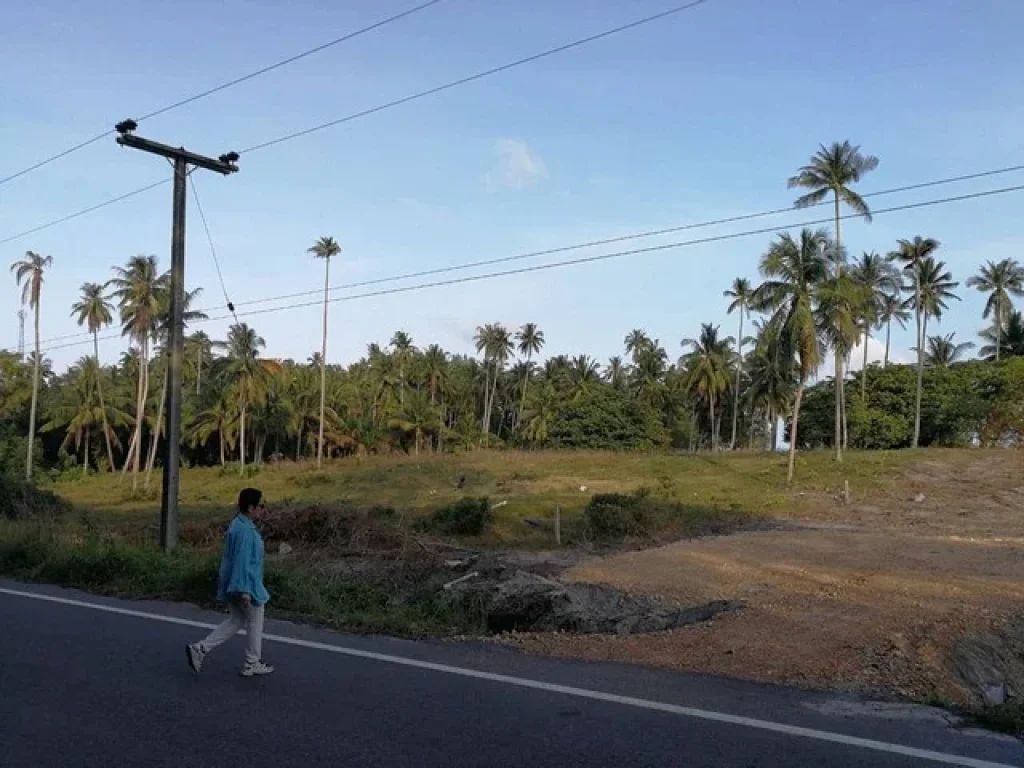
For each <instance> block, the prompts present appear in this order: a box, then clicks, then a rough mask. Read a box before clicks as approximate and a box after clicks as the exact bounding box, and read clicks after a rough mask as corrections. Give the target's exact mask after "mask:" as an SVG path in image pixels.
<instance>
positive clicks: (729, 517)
mask: <svg viewBox="0 0 1024 768" xmlns="http://www.w3.org/2000/svg"><path fill="white" fill-rule="evenodd" d="M749 520H751V517H750V516H749V515H747V514H746V513H744V512H742V511H741V510H735V509H729V510H725V509H716V508H713V507H697V506H691V505H688V504H681V503H679V502H677V501H672V500H670V499H665V498H659V497H657V496H654V495H652V494H651V492H650V491H649V490H647V489H646V488H640V489H639V490H637V491H634V492H633V493H599V494H595V495H594V496H593V497H592V498H591V499H590V502H589V503H588V504H587V506H586V508H584V510H583V517H582V520H581V526H582V531H581V533H582V535H583V537H584V538H585V539H588V540H590V541H600V542H613V541H620V540H622V539H624V538H627V537H634V538H641V537H650V536H654V535H655V534H657V533H659V532H661V533H672V534H676V535H683V536H703V535H708V534H711V535H714V534H721V533H728V532H729V531H731V530H734V529H735V528H737V527H739V526H740V525H742V524H743V523H744V522H747V521H749Z"/></svg>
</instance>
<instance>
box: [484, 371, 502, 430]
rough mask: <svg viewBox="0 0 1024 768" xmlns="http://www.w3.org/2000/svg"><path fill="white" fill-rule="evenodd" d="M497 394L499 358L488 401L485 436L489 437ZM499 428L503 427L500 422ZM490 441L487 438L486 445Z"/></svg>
mask: <svg viewBox="0 0 1024 768" xmlns="http://www.w3.org/2000/svg"><path fill="white" fill-rule="evenodd" d="M497 395H498V361H497V359H495V361H494V380H493V381H492V382H491V397H490V399H489V400H488V401H487V432H486V434H485V438H489V437H490V432H491V412H492V411H493V410H494V398H495V397H496V396H497ZM498 428H499V430H500V429H501V425H500V424H499V425H498ZM489 442H490V441H489V440H486V439H485V441H484V443H485V445H486V444H488V443H489Z"/></svg>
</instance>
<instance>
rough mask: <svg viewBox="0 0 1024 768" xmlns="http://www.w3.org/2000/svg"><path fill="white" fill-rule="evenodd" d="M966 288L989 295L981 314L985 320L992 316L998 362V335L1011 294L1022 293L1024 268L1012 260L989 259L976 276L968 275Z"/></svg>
mask: <svg viewBox="0 0 1024 768" xmlns="http://www.w3.org/2000/svg"><path fill="white" fill-rule="evenodd" d="M967 287H968V288H977V289H978V290H979V291H981V292H982V293H987V294H988V301H986V302H985V310H984V312H983V313H982V315H981V316H982V317H983V318H984V319H986V320H987V319H988V318H989V316H991V317H992V329H993V331H994V332H995V336H996V339H995V355H996V358H995V359H996V361H997V362H998V360H999V353H1000V347H1001V346H1002V345H1001V344H1000V343H999V334H1000V333H1001V332H1002V328H1003V324H1004V323H1005V322H1006V321H1007V319H1008V318H1009V316H1010V313H1011V312H1013V299H1012V298H1010V297H1011V296H1018V297H1019V296H1024V267H1022V266H1021V265H1020V264H1019V263H1018V262H1017V261H1015V260H1013V259H1003V260H1002V261H1000V262H993V261H990V262H988V263H987V264H985V266H983V267H982V268H981V269H980V270H979V271H978V274H977V275H974V276H972V277H969V278H967Z"/></svg>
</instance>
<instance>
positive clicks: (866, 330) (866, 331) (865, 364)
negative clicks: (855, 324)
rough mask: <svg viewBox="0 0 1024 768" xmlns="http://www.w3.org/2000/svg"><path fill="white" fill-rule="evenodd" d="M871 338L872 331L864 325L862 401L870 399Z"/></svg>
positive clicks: (861, 380) (861, 371)
mask: <svg viewBox="0 0 1024 768" xmlns="http://www.w3.org/2000/svg"><path fill="white" fill-rule="evenodd" d="M870 338H871V331H870V329H869V328H868V326H867V324H865V325H864V362H863V363H862V364H861V367H860V401H861V403H866V402H867V401H868V340H869V339H870Z"/></svg>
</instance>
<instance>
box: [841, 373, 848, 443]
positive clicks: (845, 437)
mask: <svg viewBox="0 0 1024 768" xmlns="http://www.w3.org/2000/svg"><path fill="white" fill-rule="evenodd" d="M846 370H850V361H849V359H847V360H846ZM842 392H843V450H844V451H845V450H846V449H847V448H848V447H849V443H850V430H849V429H848V428H847V421H846V382H845V381H844V382H843V389H842Z"/></svg>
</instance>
